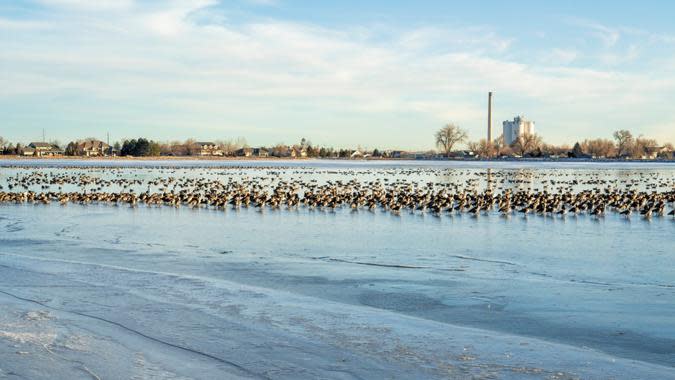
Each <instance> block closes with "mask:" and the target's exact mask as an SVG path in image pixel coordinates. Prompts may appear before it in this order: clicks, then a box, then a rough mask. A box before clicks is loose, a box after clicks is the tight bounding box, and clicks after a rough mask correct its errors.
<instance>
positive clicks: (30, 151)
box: [21, 148, 35, 156]
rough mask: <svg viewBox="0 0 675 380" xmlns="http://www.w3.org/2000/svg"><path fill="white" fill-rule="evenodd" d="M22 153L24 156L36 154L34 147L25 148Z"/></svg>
mask: <svg viewBox="0 0 675 380" xmlns="http://www.w3.org/2000/svg"><path fill="white" fill-rule="evenodd" d="M21 154H22V155H24V156H35V149H33V148H23V151H22V152H21Z"/></svg>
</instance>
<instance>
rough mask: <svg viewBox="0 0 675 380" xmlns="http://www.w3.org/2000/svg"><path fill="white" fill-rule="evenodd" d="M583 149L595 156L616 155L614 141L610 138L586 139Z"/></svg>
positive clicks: (582, 145)
mask: <svg viewBox="0 0 675 380" xmlns="http://www.w3.org/2000/svg"><path fill="white" fill-rule="evenodd" d="M581 149H582V150H583V151H584V152H585V153H588V154H590V155H591V156H593V157H612V156H615V155H616V149H615V147H614V142H612V140H608V139H593V140H584V141H583V142H582V143H581Z"/></svg>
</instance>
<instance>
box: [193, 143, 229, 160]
mask: <svg viewBox="0 0 675 380" xmlns="http://www.w3.org/2000/svg"><path fill="white" fill-rule="evenodd" d="M194 147H195V149H194V150H195V151H196V152H195V153H194V154H195V155H197V156H222V155H223V151H222V150H221V149H220V148H218V145H216V144H215V143H212V142H209V141H198V142H195V143H194Z"/></svg>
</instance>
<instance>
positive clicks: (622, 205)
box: [0, 167, 675, 219]
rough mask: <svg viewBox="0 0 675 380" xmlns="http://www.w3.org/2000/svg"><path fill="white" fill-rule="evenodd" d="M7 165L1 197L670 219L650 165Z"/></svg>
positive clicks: (673, 184)
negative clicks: (11, 169) (560, 168)
mask: <svg viewBox="0 0 675 380" xmlns="http://www.w3.org/2000/svg"><path fill="white" fill-rule="evenodd" d="M15 173H16V174H14V175H9V176H5V178H1V177H0V203H35V204H49V203H52V202H58V203H60V204H62V205H67V204H69V203H78V204H111V205H124V204H126V205H130V206H133V207H135V206H137V205H139V204H142V205H146V206H171V207H194V208H197V207H208V208H213V209H220V210H226V209H229V208H249V207H252V208H259V209H282V208H283V209H291V210H293V209H297V208H300V207H304V208H308V209H323V210H335V209H343V208H345V209H351V210H354V211H357V210H370V211H375V210H386V211H389V212H392V213H396V214H399V213H401V212H413V213H432V214H434V215H439V216H440V215H456V214H471V215H474V216H478V215H482V214H496V213H499V214H501V215H504V216H509V215H514V214H516V215H517V214H522V215H528V214H535V215H540V216H549V217H565V216H566V215H591V216H594V217H603V216H604V215H605V214H606V213H610V212H611V213H616V214H620V215H622V216H624V217H627V218H630V217H631V215H632V214H639V215H641V216H642V217H644V218H647V219H649V218H653V217H662V216H666V215H669V216H672V217H673V218H674V219H675V208H674V205H675V180H674V179H673V178H667V176H666V178H664V176H662V175H658V173H656V174H655V173H643V172H640V173H637V174H635V175H630V176H625V177H617V176H606V175H603V174H598V173H597V172H590V173H581V174H579V173H564V172H561V173H557V174H554V173H552V172H548V173H545V174H542V173H537V172H536V171H530V172H517V173H510V172H508V171H497V172H494V173H492V172H491V171H487V172H486V171H485V170H483V171H476V170H452V169H446V170H438V169H425V168H421V169H417V168H415V169H383V170H375V169H367V170H361V171H355V170H317V169H302V168H278V167H275V168H255V169H252V168H229V169H227V170H224V171H222V170H221V171H213V170H211V171H210V172H208V173H207V174H208V175H207V174H204V173H205V172H204V170H202V169H175V168H174V169H143V170H137V171H134V170H123V169H116V168H96V169H92V168H87V169H84V168H79V169H74V168H71V169H68V170H64V169H61V170H52V169H44V168H42V169H25V168H24V169H18V170H16V171H15ZM151 174H158V176H155V177H151V176H150V175H151ZM434 177H436V178H434ZM438 177H441V178H440V180H439V178H438Z"/></svg>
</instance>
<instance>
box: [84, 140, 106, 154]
mask: <svg viewBox="0 0 675 380" xmlns="http://www.w3.org/2000/svg"><path fill="white" fill-rule="evenodd" d="M77 152H78V154H79V155H81V156H87V157H95V156H107V155H108V154H109V153H110V145H108V144H106V143H104V142H103V141H101V140H96V139H87V140H83V141H80V142H79V143H77Z"/></svg>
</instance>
